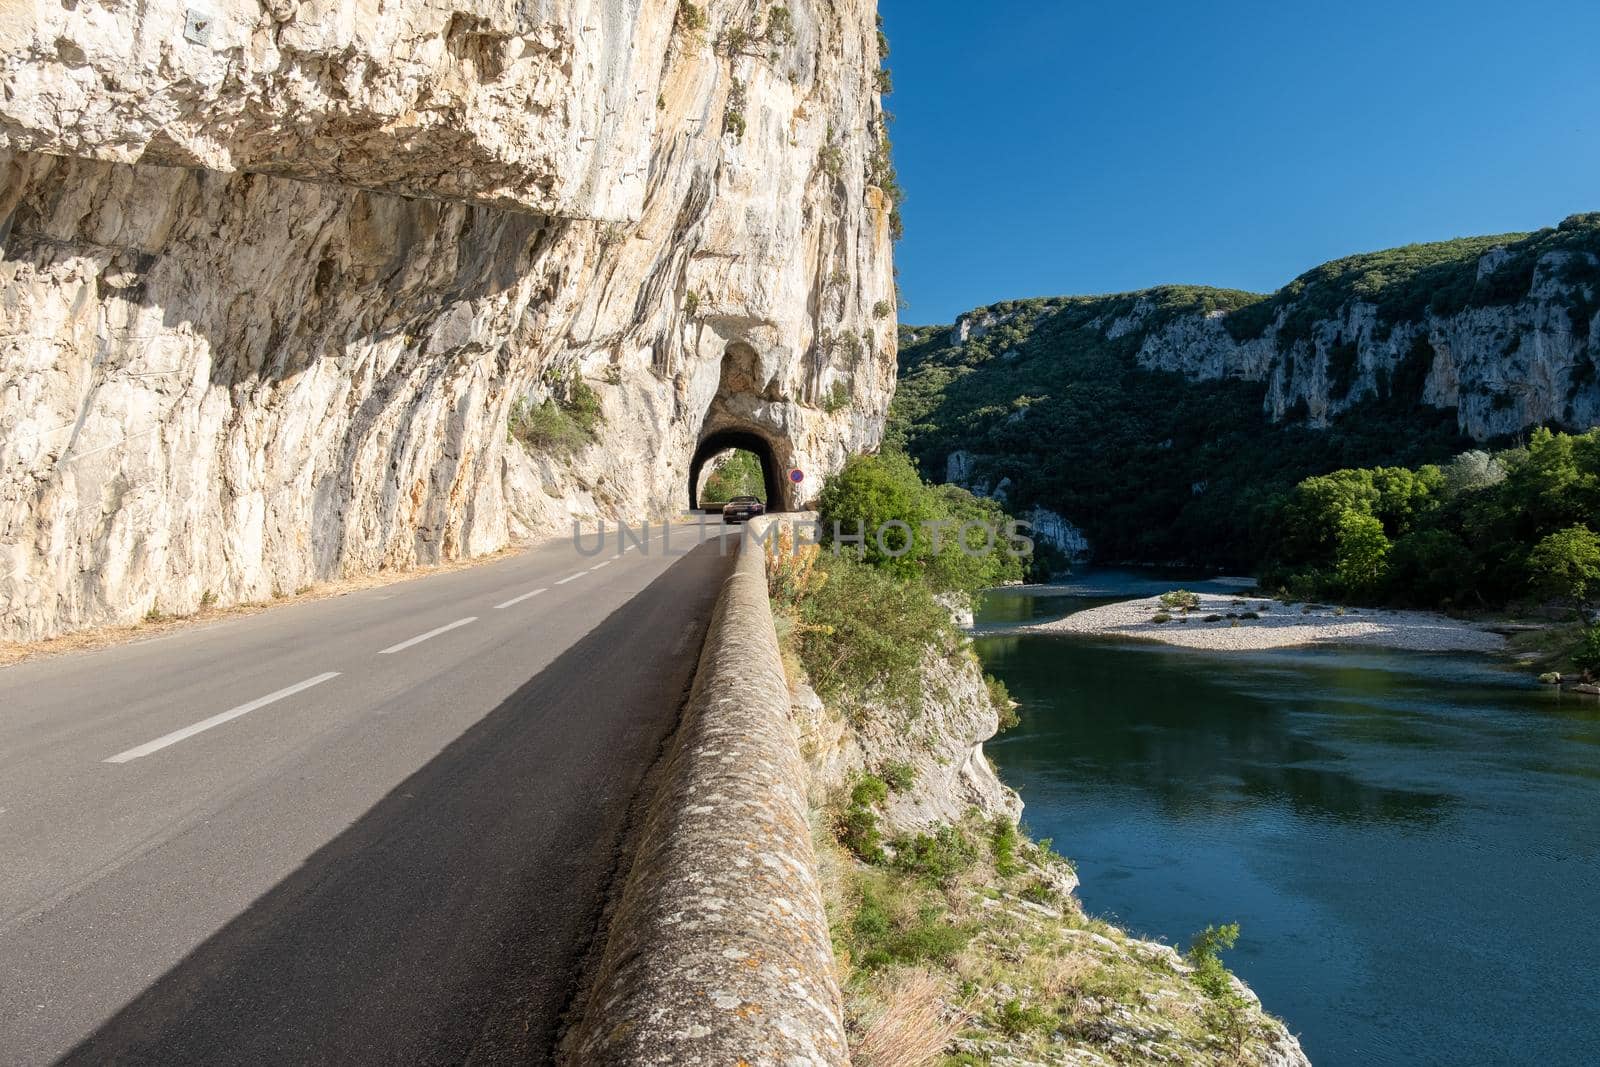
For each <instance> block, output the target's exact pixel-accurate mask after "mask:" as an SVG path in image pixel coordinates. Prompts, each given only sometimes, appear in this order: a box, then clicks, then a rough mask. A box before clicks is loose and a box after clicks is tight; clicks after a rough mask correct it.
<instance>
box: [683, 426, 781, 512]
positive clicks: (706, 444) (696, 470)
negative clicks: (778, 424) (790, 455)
mask: <svg viewBox="0 0 1600 1067" xmlns="http://www.w3.org/2000/svg"><path fill="white" fill-rule="evenodd" d="M730 450H736V451H737V452H741V453H748V454H750V455H751V456H753V457H754V458H755V461H756V463H758V464H759V465H760V485H761V491H760V492H751V493H749V494H748V495H751V496H762V497H764V499H765V502H766V505H767V510H768V511H786V510H788V509H787V507H786V505H785V499H786V498H785V496H784V488H785V487H784V481H783V474H784V472H783V471H781V470H780V469H779V468H778V459H777V457H776V456H774V455H773V453H772V445H771V444H770V443H769V442H768V441H767V439H766V438H764V437H762V436H761V435H760V434H757V433H751V432H750V431H748V430H722V431H720V432H718V433H713V434H708V435H707V436H706V439H705V440H703V441H701V442H700V447H699V448H697V449H695V452H694V459H693V460H692V461H691V462H690V463H689V508H690V510H696V509H698V508H700V507H701V500H700V496H701V490H702V489H703V488H704V489H716V488H717V487H718V486H721V487H732V486H734V485H735V483H736V480H737V481H742V480H743V478H742V476H743V474H744V473H745V472H744V471H742V470H740V469H739V467H740V466H742V461H739V460H737V459H735V460H732V461H730V462H731V463H733V464H735V465H736V466H735V467H734V469H733V470H732V471H730V477H729V478H728V479H724V480H722V481H721V482H720V483H713V479H715V478H716V476H717V475H716V474H712V475H711V476H710V477H708V478H707V479H706V481H707V485H706V486H702V485H701V474H702V473H704V472H705V469H706V464H707V463H709V462H710V461H711V460H712V459H714V458H715V457H717V456H719V455H721V454H722V453H724V452H728V451H730ZM717 473H720V472H717ZM735 495H744V494H742V493H739V494H735ZM705 502H706V503H707V504H710V503H718V504H720V503H722V501H713V500H712V499H711V494H709V493H708V494H707V496H706V501H705Z"/></svg>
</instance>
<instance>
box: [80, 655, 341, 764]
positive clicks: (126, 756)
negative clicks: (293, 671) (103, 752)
mask: <svg viewBox="0 0 1600 1067" xmlns="http://www.w3.org/2000/svg"><path fill="white" fill-rule="evenodd" d="M337 677H339V672H338V671H329V672H328V673H326V674H319V675H317V676H316V677H315V678H307V679H306V680H305V681H303V682H299V683H296V684H295V685H291V686H290V687H289V688H287V689H280V690H278V691H277V692H276V693H268V694H267V695H266V696H264V697H262V698H260V699H259V700H252V701H251V702H250V703H248V704H240V705H239V706H238V707H236V708H230V709H229V710H227V711H224V712H222V713H221V714H220V715H213V716H211V718H209V719H201V720H200V721H199V722H197V723H195V724H194V725H193V726H185V727H184V728H183V729H181V730H174V731H172V732H171V733H170V734H165V735H163V736H161V737H158V738H156V739H155V740H154V741H147V742H146V743H144V744H142V745H140V746H139V747H137V748H130V749H128V751H126V752H118V753H117V754H116V755H115V756H112V757H111V758H110V759H108V760H105V761H104V762H106V763H127V762H128V761H129V760H136V759H138V758H139V757H140V756H148V755H150V753H152V752H159V751H161V750H162V749H164V748H166V747H167V746H168V745H175V744H177V743H178V742H179V741H183V740H186V739H187V738H190V737H193V736H194V735H195V734H198V733H201V732H202V731H205V730H209V729H211V728H212V727H213V726H221V725H222V724H223V723H225V722H231V721H232V720H234V719H237V718H238V717H239V716H241V715H248V714H250V713H251V712H252V711H255V710H256V709H257V708H264V707H266V706H267V705H268V704H271V703H273V702H275V701H279V700H282V699H283V698H284V697H291V696H294V695H295V694H296V693H299V692H302V691H304V690H306V689H310V688H311V687H312V686H314V685H321V684H322V683H323V682H326V681H327V680H328V679H330V678H337Z"/></svg>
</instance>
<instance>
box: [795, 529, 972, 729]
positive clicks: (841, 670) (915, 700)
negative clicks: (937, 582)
mask: <svg viewBox="0 0 1600 1067" xmlns="http://www.w3.org/2000/svg"><path fill="white" fill-rule="evenodd" d="M779 610H780V611H783V612H785V613H788V614H790V615H792V616H793V618H794V621H795V625H794V626H793V627H792V628H791V631H790V632H791V635H792V637H791V639H792V640H793V642H794V644H795V648H796V651H797V652H798V654H799V657H800V663H801V665H802V666H803V667H804V668H805V671H806V674H807V676H808V677H809V678H810V679H811V685H812V687H813V688H815V689H816V691H817V695H818V696H820V697H822V699H823V700H826V701H829V702H833V701H836V700H840V699H841V698H843V699H850V698H855V699H860V698H868V697H870V698H872V699H875V700H882V701H887V702H889V703H891V704H897V705H900V706H902V707H919V706H920V705H921V702H922V671H921V666H922V662H923V659H924V657H925V655H926V653H927V652H928V650H930V649H933V648H937V647H941V646H943V645H944V644H946V643H948V642H949V641H950V640H951V638H952V636H953V634H952V630H951V623H950V615H949V612H947V611H946V610H945V609H944V608H943V607H942V606H940V604H939V603H938V602H937V601H935V600H934V599H933V594H932V593H931V592H929V590H928V587H927V586H926V585H924V584H922V583H921V582H906V581H899V580H897V579H895V578H894V577H892V576H891V575H890V574H888V573H885V572H884V571H880V570H878V569H877V568H875V567H872V566H871V565H869V564H866V563H860V562H857V561H856V560H854V559H851V558H849V557H848V556H833V555H830V554H828V553H822V554H820V555H818V556H817V557H816V559H815V565H814V567H813V568H812V575H811V576H810V577H809V579H808V581H807V582H806V584H805V588H804V590H803V591H796V593H795V598H794V599H793V600H790V601H788V602H787V603H784V602H781V601H780V604H779Z"/></svg>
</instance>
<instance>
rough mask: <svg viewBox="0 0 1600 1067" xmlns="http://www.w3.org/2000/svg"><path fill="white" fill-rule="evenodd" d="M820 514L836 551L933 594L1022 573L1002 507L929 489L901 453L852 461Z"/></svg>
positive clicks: (826, 494)
mask: <svg viewBox="0 0 1600 1067" xmlns="http://www.w3.org/2000/svg"><path fill="white" fill-rule="evenodd" d="M817 510H818V514H819V517H820V519H821V521H822V529H823V536H824V538H825V540H827V541H828V542H829V543H830V544H831V545H832V546H833V547H834V548H835V549H836V550H837V551H838V552H846V553H850V554H853V555H856V556H858V557H859V558H860V559H861V560H862V561H863V562H865V563H867V564H870V565H871V566H873V567H875V568H878V569H880V570H882V571H884V572H885V573H887V574H890V575H893V576H894V577H896V578H899V579H902V580H915V579H921V580H923V581H925V582H926V583H927V584H928V585H929V586H930V587H931V588H932V589H933V590H934V591H935V592H964V593H969V594H971V593H977V592H979V591H981V590H983V589H986V588H988V587H990V586H995V585H1000V584H1002V583H1004V582H1007V581H1013V580H1018V579H1020V578H1021V577H1022V575H1023V572H1024V570H1025V566H1026V560H1025V559H1023V558H1019V557H1018V556H1016V555H1015V554H1014V553H1013V551H1012V549H1013V544H1012V542H1011V541H1010V540H1009V539H1008V538H1007V529H1008V523H1009V522H1010V520H1009V518H1008V517H1007V516H1006V514H1005V512H1004V511H1003V510H1002V509H1001V508H1000V506H999V505H998V504H996V503H995V502H994V501H992V500H987V499H984V498H980V497H975V496H973V495H972V494H971V493H969V492H967V491H966V490H965V489H961V488H959V487H956V486H951V485H941V486H930V485H928V484H927V483H925V482H924V481H923V480H922V478H921V476H920V475H918V474H917V470H916V468H915V467H914V466H912V464H911V461H910V460H909V459H907V458H906V457H905V455H903V454H902V453H899V452H884V453H882V454H880V455H876V456H852V457H851V458H850V459H849V461H847V462H846V463H845V466H844V469H843V470H841V471H840V472H839V473H838V474H835V475H834V476H832V477H831V478H829V479H828V481H827V484H826V485H824V486H823V490H822V494H821V496H820V497H819V498H818V502H817ZM858 535H859V537H860V540H859V541H856V540H854V538H855V537H857V536H858Z"/></svg>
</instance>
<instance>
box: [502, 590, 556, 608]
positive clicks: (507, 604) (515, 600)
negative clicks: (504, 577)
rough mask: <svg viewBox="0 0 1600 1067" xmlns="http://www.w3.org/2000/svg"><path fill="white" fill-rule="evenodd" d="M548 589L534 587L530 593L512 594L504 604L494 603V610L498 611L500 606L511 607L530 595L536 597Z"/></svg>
mask: <svg viewBox="0 0 1600 1067" xmlns="http://www.w3.org/2000/svg"><path fill="white" fill-rule="evenodd" d="M549 591H550V590H548V589H535V590H534V591H533V592H531V593H523V594H522V595H521V596H514V597H512V598H511V599H510V600H508V601H506V602H505V603H504V604H496V605H495V606H494V610H496V611H499V610H501V609H502V608H509V607H513V606H514V605H517V604H520V603H522V602H523V601H524V600H528V599H530V598H531V597H536V596H538V595H539V594H540V593H548V592H549Z"/></svg>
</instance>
